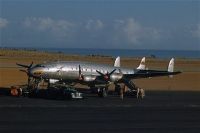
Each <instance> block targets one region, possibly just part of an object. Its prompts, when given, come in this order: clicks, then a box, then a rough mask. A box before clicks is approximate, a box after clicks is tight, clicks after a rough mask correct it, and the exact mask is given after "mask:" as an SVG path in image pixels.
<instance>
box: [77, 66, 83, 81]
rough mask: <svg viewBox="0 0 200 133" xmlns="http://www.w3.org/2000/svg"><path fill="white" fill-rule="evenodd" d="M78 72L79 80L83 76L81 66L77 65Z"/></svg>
mask: <svg viewBox="0 0 200 133" xmlns="http://www.w3.org/2000/svg"><path fill="white" fill-rule="evenodd" d="M78 74H79V80H82V79H83V77H82V72H81V66H80V65H78Z"/></svg>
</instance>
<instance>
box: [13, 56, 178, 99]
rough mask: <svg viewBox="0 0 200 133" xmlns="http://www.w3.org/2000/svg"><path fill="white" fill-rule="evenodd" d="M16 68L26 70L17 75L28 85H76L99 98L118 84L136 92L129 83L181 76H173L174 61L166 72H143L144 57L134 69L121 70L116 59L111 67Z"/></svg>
mask: <svg viewBox="0 0 200 133" xmlns="http://www.w3.org/2000/svg"><path fill="white" fill-rule="evenodd" d="M16 64H17V65H18V66H20V67H23V68H27V70H20V71H22V72H25V73H27V75H28V85H29V82H30V80H31V78H32V79H37V80H36V81H37V82H35V83H37V84H38V83H39V82H40V81H41V80H45V81H47V82H48V84H56V83H58V82H59V83H65V84H67V85H74V84H76V83H80V84H83V85H88V86H89V87H90V89H94V88H95V89H97V93H98V95H99V96H100V97H105V96H107V91H108V87H109V86H110V85H111V84H115V89H117V87H119V84H124V87H128V88H129V89H130V90H131V91H138V90H137V87H136V85H135V84H134V82H133V81H132V80H133V79H138V78H150V77H157V76H169V77H172V76H173V75H176V74H179V73H181V72H180V71H176V72H174V58H172V59H171V60H170V62H169V65H168V70H166V71H160V70H148V69H146V66H145V57H143V58H142V60H141V62H140V64H139V66H138V67H137V68H135V69H133V68H125V67H121V66H120V57H117V58H116V60H115V62H114V64H113V66H112V65H107V64H97V63H92V62H84V61H56V62H49V63H43V64H36V65H33V62H32V63H31V64H30V65H23V64H19V63H16ZM120 89H122V88H120ZM137 94H138V93H137Z"/></svg>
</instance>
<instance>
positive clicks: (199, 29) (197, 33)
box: [192, 23, 200, 39]
mask: <svg viewBox="0 0 200 133" xmlns="http://www.w3.org/2000/svg"><path fill="white" fill-rule="evenodd" d="M192 33H193V35H194V37H197V38H199V39H200V23H199V24H197V27H196V29H195V30H193V31H192Z"/></svg>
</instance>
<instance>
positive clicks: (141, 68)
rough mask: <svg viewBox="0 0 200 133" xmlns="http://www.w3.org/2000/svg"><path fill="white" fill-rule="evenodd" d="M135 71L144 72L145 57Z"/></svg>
mask: <svg viewBox="0 0 200 133" xmlns="http://www.w3.org/2000/svg"><path fill="white" fill-rule="evenodd" d="M137 69H140V70H145V57H143V58H142V60H141V62H140V65H139V66H138V67H137Z"/></svg>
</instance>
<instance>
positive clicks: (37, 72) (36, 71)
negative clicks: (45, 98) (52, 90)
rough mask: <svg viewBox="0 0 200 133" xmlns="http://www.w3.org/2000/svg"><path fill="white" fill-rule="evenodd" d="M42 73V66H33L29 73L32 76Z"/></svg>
mask: <svg viewBox="0 0 200 133" xmlns="http://www.w3.org/2000/svg"><path fill="white" fill-rule="evenodd" d="M43 73H44V70H43V69H42V68H33V69H31V70H30V75H31V76H33V77H40V76H41V75H42V74H43Z"/></svg>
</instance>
